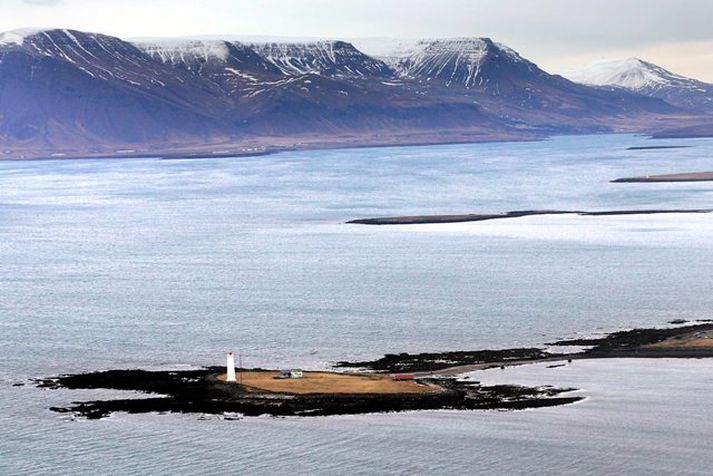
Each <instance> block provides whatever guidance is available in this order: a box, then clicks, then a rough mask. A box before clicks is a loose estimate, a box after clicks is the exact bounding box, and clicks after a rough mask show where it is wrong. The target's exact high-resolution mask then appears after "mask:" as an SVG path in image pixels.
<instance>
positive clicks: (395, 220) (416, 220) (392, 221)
mask: <svg viewBox="0 0 713 476" xmlns="http://www.w3.org/2000/svg"><path fill="white" fill-rule="evenodd" d="M711 212H713V209H711V208H694V209H671V210H666V209H652V210H603V211H582V210H517V211H510V212H505V213H470V214H464V215H410V216H409V215H407V216H387V217H376V218H359V219H356V220H350V221H348V222H347V224H350V225H425V224H437V223H463V222H475V221H486V220H501V219H505V218H521V217H528V216H535V215H579V216H618V215H655V214H670V213H711Z"/></svg>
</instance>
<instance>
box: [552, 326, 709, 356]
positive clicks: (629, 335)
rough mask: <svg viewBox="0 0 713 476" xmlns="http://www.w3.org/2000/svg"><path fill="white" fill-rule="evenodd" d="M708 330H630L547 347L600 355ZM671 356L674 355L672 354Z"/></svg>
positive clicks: (563, 341) (566, 341) (693, 328)
mask: <svg viewBox="0 0 713 476" xmlns="http://www.w3.org/2000/svg"><path fill="white" fill-rule="evenodd" d="M710 330H713V324H695V325H690V326H684V327H672V328H664V329H632V330H629V331H620V332H614V333H613V334H609V335H606V336H604V337H594V338H584V339H567V340H561V341H557V342H553V343H551V344H547V345H556V346H568V345H576V346H592V348H591V349H589V350H587V351H586V353H588V354H602V353H607V352H611V351H619V350H625V351H626V350H632V349H636V348H638V347H641V346H644V345H649V344H655V343H656V342H661V341H664V340H666V339H669V338H671V337H675V336H678V335H681V334H686V333H690V332H698V331H710ZM706 352H708V351H706ZM671 355H674V354H673V353H672V354H671Z"/></svg>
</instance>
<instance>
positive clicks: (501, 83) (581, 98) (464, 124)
mask: <svg viewBox="0 0 713 476" xmlns="http://www.w3.org/2000/svg"><path fill="white" fill-rule="evenodd" d="M415 45H416V48H415V49H411V50H410V51H406V52H405V54H401V56H400V59H398V60H397V61H385V60H384V59H383V58H379V57H374V56H371V55H368V54H366V53H364V52H363V51H361V50H360V49H359V48H357V47H355V46H354V45H353V44H351V43H349V42H345V41H340V40H325V41H317V42H315V41H308V42H295V43H277V42H268V43H247V42H239V41H226V40H213V39H211V40H190V39H182V40H151V41H137V42H133V43H132V42H127V41H124V40H121V39H120V38H116V37H112V36H108V35H102V34H98V33H87V32H81V31H76V30H66V29H28V30H21V31H13V32H6V33H3V34H0V150H3V152H2V153H0V157H3V156H5V157H7V156H11V157H12V156H18V155H22V156H25V157H32V156H47V155H48V154H49V155H52V154H53V153H58V152H59V153H62V154H67V155H82V154H84V155H86V154H95V155H96V154H99V155H100V154H109V155H111V154H113V153H115V152H116V150H117V149H124V148H132V149H138V150H140V151H146V152H147V153H148V151H154V152H156V151H171V150H174V151H177V150H180V151H197V150H211V151H216V150H218V151H219V150H222V148H224V147H230V148H231V150H238V151H240V150H257V149H260V148H262V149H265V148H270V147H278V148H285V147H287V148H294V147H297V148H299V147H322V146H338V145H351V146H353V145H373V144H398V143H434V142H452V141H479V140H518V139H520V140H530V139H533V138H537V137H544V136H546V135H549V134H553V133H592V132H606V131H632V132H641V131H654V130H656V129H657V128H661V126H662V125H664V124H666V123H667V122H673V121H676V120H679V119H680V118H687V117H688V114H689V113H683V112H682V110H681V109H679V108H677V107H675V106H672V105H670V104H668V103H667V102H665V101H663V100H660V99H656V98H651V97H645V96H642V95H639V94H634V93H630V92H626V91H623V90H621V89H617V90H616V91H606V90H603V89H602V88H593V87H588V86H583V85H580V84H575V83H573V82H570V81H568V80H567V79H565V78H562V77H561V76H557V75H551V74H549V73H547V72H545V71H543V70H541V69H540V68H539V67H537V65H536V64H535V63H532V62H530V61H528V60H527V59H525V58H522V57H521V56H520V55H519V54H518V53H517V52H515V51H514V50H512V49H510V48H508V47H507V46H505V45H501V44H499V43H496V42H494V41H493V40H491V39H489V38H460V39H450V40H420V41H419V42H415ZM698 119H700V118H698ZM256 148H257V149H256ZM156 153H158V152H156Z"/></svg>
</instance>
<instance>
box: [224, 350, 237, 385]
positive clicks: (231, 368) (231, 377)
mask: <svg viewBox="0 0 713 476" xmlns="http://www.w3.org/2000/svg"><path fill="white" fill-rule="evenodd" d="M227 360H228V362H227V368H228V375H227V376H226V377H225V381H226V382H235V357H233V353H232V352H228V358H227Z"/></svg>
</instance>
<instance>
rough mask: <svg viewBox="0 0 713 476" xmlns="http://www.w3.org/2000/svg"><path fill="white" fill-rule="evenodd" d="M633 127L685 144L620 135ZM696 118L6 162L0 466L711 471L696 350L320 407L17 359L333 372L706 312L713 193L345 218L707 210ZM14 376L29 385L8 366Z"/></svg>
mask: <svg viewBox="0 0 713 476" xmlns="http://www.w3.org/2000/svg"><path fill="white" fill-rule="evenodd" d="M642 145H689V146H690V147H688V148H682V149H661V150H626V149H627V147H630V146H642ZM710 170H713V139H688V140H666V141H652V140H649V139H647V138H645V137H641V136H634V135H601V136H574V137H557V138H553V139H551V140H546V141H541V142H527V143H492V144H470V145H443V146H427V147H389V148H364V149H344V150H324V151H300V152H285V153H280V154H276V155H270V156H263V157H252V158H235V159H195V160H157V159H123V160H116V159H102V160H99V159H96V160H94V159H93V160H52V161H5V162H0V474H2V475H6V474H9V475H13V474H266V475H268V474H270V475H271V474H414V473H417V474H422V473H428V474H454V473H461V474H462V473H470V474H479V473H480V474H508V475H509V474H533V473H535V474H584V475H587V474H602V473H615V472H618V473H624V474H710V472H711V468H713V419H711V418H710V414H711V412H713V403H711V395H713V361H708V360H695V359H691V360H668V359H663V360H611V361H587V362H575V363H574V364H572V365H568V366H565V367H558V368H547V366H539V365H536V366H527V367H519V368H516V369H507V370H504V371H500V370H497V371H487V372H480V373H477V374H474V375H473V376H472V378H473V379H478V380H481V381H483V382H487V383H501V382H512V383H526V384H532V385H540V384H552V385H558V386H566V387H576V388H578V389H580V390H579V391H578V394H581V395H583V396H585V397H586V398H585V400H583V401H582V402H580V403H577V404H574V405H569V406H564V407H558V408H549V409H536V410H526V411H520V412H495V411H481V412H452V411H431V412H412V413H402V414H387V415H381V414H375V415H361V416H345V417H324V418H298V417H293V418H272V417H259V418H246V419H238V420H226V419H223V418H221V417H217V416H208V417H201V416H200V415H159V414H150V415H126V414H117V415H113V416H111V417H110V418H107V419H103V420H99V421H87V420H74V419H73V418H72V417H71V416H69V415H66V414H57V413H53V412H51V411H49V408H50V407H52V406H62V405H67V404H69V403H70V402H72V401H76V400H82V399H96V398H111V397H113V396H117V395H122V396H123V395H125V394H124V393H119V392H111V391H105V390H97V391H89V390H87V391H67V390H46V389H38V388H36V387H35V386H34V385H32V384H31V381H30V379H32V378H37V377H48V376H53V375H57V374H62V373H69V372H81V371H89V370H97V369H108V368H146V369H165V368H190V367H191V366H200V365H219V364H222V363H223V359H224V352H225V351H226V350H233V351H235V352H240V354H241V355H242V359H243V363H244V364H245V365H246V366H270V367H285V366H289V367H295V366H299V367H304V368H328V367H329V366H330V365H331V364H332V363H334V362H335V361H337V360H343V359H362V358H373V357H378V356H380V355H382V354H383V353H388V352H418V351H428V350H466V349H479V348H498V347H515V346H529V345H537V346H540V345H544V344H545V343H547V342H551V341H553V340H555V339H558V338H567V337H574V336H577V335H594V334H598V333H603V332H610V331H615V330H619V329H625V328H631V327H635V326H661V325H665V324H666V323H667V322H668V321H670V320H672V319H707V318H713V292H711V291H713V286H712V285H713V280H712V279H711V276H713V215H709V214H673V215H641V216H609V217H581V216H576V215H556V216H533V217H527V218H518V219H508V220H494V221H487V222H476V223H460V224H446V225H409V226H396V227H375V226H373V227H369V226H364V225H348V224H345V222H346V221H348V220H350V219H354V218H364V217H374V216H385V215H406V214H438V213H449V214H450V213H477V212H505V211H510V210H524V209H573V210H591V211H595V210H617V209H619V210H623V209H651V208H667V209H673V208H713V183H710V182H708V183H705V182H703V183H679V184H613V183H610V182H609V181H610V180H612V179H615V178H618V177H627V176H637V175H647V174H660V173H676V172H690V171H710ZM16 384H25V385H23V386H15V385H16Z"/></svg>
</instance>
